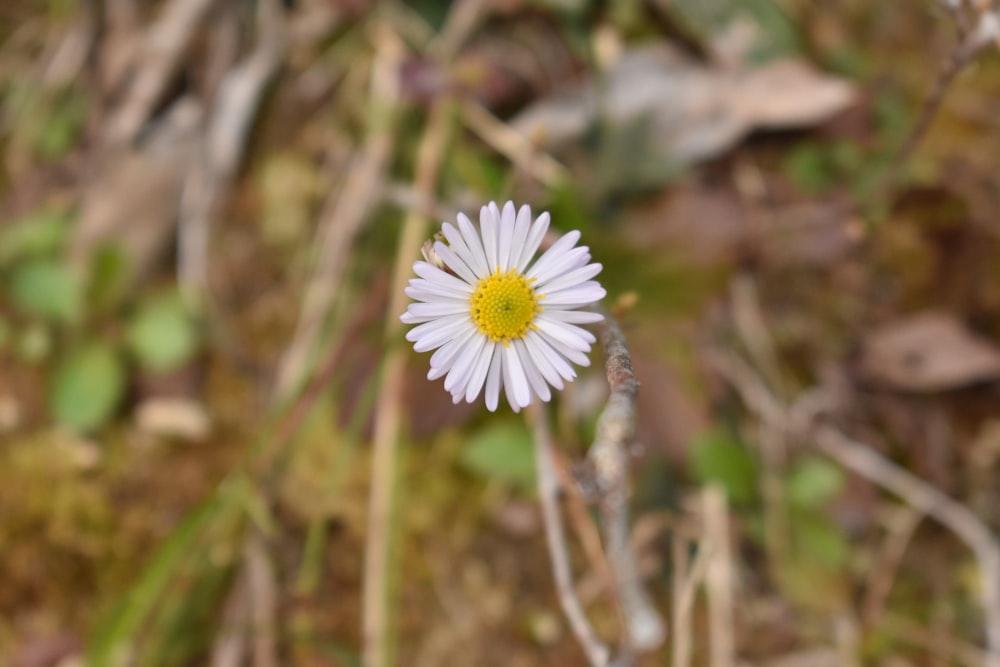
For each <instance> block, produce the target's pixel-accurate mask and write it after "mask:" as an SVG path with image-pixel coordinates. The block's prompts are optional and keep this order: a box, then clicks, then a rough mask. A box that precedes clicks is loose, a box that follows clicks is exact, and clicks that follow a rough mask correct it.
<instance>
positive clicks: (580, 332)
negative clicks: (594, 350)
mask: <svg viewBox="0 0 1000 667" xmlns="http://www.w3.org/2000/svg"><path fill="white" fill-rule="evenodd" d="M558 312H567V311H558V310H551V311H548V310H547V311H544V312H543V313H541V314H540V315H539V316H538V321H544V322H546V324H547V325H548V326H553V327H558V328H559V329H561V330H562V331H564V332H566V333H567V334H572V335H574V336H576V337H577V338H580V339H582V340H583V341H584V342H585V343H587V349H586V350H584V351H585V352H587V351H590V346H591V345H593V344H594V343H596V342H597V338H596V337H595V336H594V334H592V333H591V332H589V331H587V330H586V329H584V328H582V327H578V326H576V325H575V324H570V323H569V322H566V321H564V320H560V319H558V318H555V317H552V314H553V313H558Z"/></svg>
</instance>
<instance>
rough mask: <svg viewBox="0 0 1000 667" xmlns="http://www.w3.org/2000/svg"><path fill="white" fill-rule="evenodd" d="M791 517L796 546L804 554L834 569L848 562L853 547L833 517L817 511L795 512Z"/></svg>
mask: <svg viewBox="0 0 1000 667" xmlns="http://www.w3.org/2000/svg"><path fill="white" fill-rule="evenodd" d="M791 517H792V521H791V531H792V536H793V538H794V540H795V546H796V549H797V550H798V551H799V552H800V553H801V554H802V555H803V556H806V557H808V558H810V559H813V560H815V561H816V562H817V563H819V564H820V565H823V566H826V567H828V568H831V569H834V570H836V569H839V568H842V567H843V566H844V565H845V564H846V563H847V559H848V557H849V556H850V554H851V547H850V544H849V543H848V541H847V536H846V535H845V534H844V530H843V529H842V528H841V527H840V526H839V525H837V523H836V522H835V521H834V520H833V519H831V518H830V517H828V516H825V515H823V514H818V513H816V512H793V513H792V515H791Z"/></svg>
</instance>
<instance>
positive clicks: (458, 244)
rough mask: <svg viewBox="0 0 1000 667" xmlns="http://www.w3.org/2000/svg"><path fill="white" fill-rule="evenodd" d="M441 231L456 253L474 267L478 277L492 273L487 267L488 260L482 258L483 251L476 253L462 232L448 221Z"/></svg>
mask: <svg viewBox="0 0 1000 667" xmlns="http://www.w3.org/2000/svg"><path fill="white" fill-rule="evenodd" d="M441 231H442V232H443V233H444V237H445V238H446V239H448V244H449V245H451V248H452V250H454V251H455V254H457V255H458V256H459V257H461V258H462V261H464V262H465V263H466V265H468V267H469V268H470V269H472V272H473V273H475V274H476V277H477V278H485V277H486V276H488V275H490V272H489V269H488V268H487V267H486V262H485V261H484V260H482V251H480V253H479V254H476V252H475V251H474V250H472V249H471V248H469V246H468V245H467V244H466V243H465V239H464V238H463V237H462V233H461V232H459V231H458V230H457V229H455V228H454V227H453V226H451V225H450V224H448V223H447V222H446V223H444V224H442V225H441Z"/></svg>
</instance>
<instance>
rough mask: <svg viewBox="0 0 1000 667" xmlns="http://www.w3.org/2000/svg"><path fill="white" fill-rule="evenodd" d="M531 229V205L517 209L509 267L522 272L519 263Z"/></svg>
mask: <svg viewBox="0 0 1000 667" xmlns="http://www.w3.org/2000/svg"><path fill="white" fill-rule="evenodd" d="M530 229H531V207H530V206H528V205H524V206H522V207H521V208H520V209H518V211H517V218H516V219H515V221H514V238H513V240H512V241H511V244H510V260H509V261H508V262H507V265H508V266H507V268H509V269H517V271H518V273H521V269H520V268H519V267H518V264H519V263H520V261H521V252H522V251H523V250H524V242H525V241H526V240H527V238H528V231H529V230H530Z"/></svg>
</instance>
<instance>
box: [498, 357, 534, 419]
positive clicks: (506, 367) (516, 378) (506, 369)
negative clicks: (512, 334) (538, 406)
mask: <svg viewBox="0 0 1000 667" xmlns="http://www.w3.org/2000/svg"><path fill="white" fill-rule="evenodd" d="M500 352H501V354H503V382H504V390H505V391H506V392H507V402H508V403H510V407H512V408H514V410H515V411H517V410H520V409H521V408H523V407H527V405H528V404H529V403H531V387H529V386H528V378H527V377H525V375H524V368H522V367H521V358H520V357H519V356H518V354H517V350H516V349H515V348H514V347H513V346H511V345H501V346H500Z"/></svg>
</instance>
